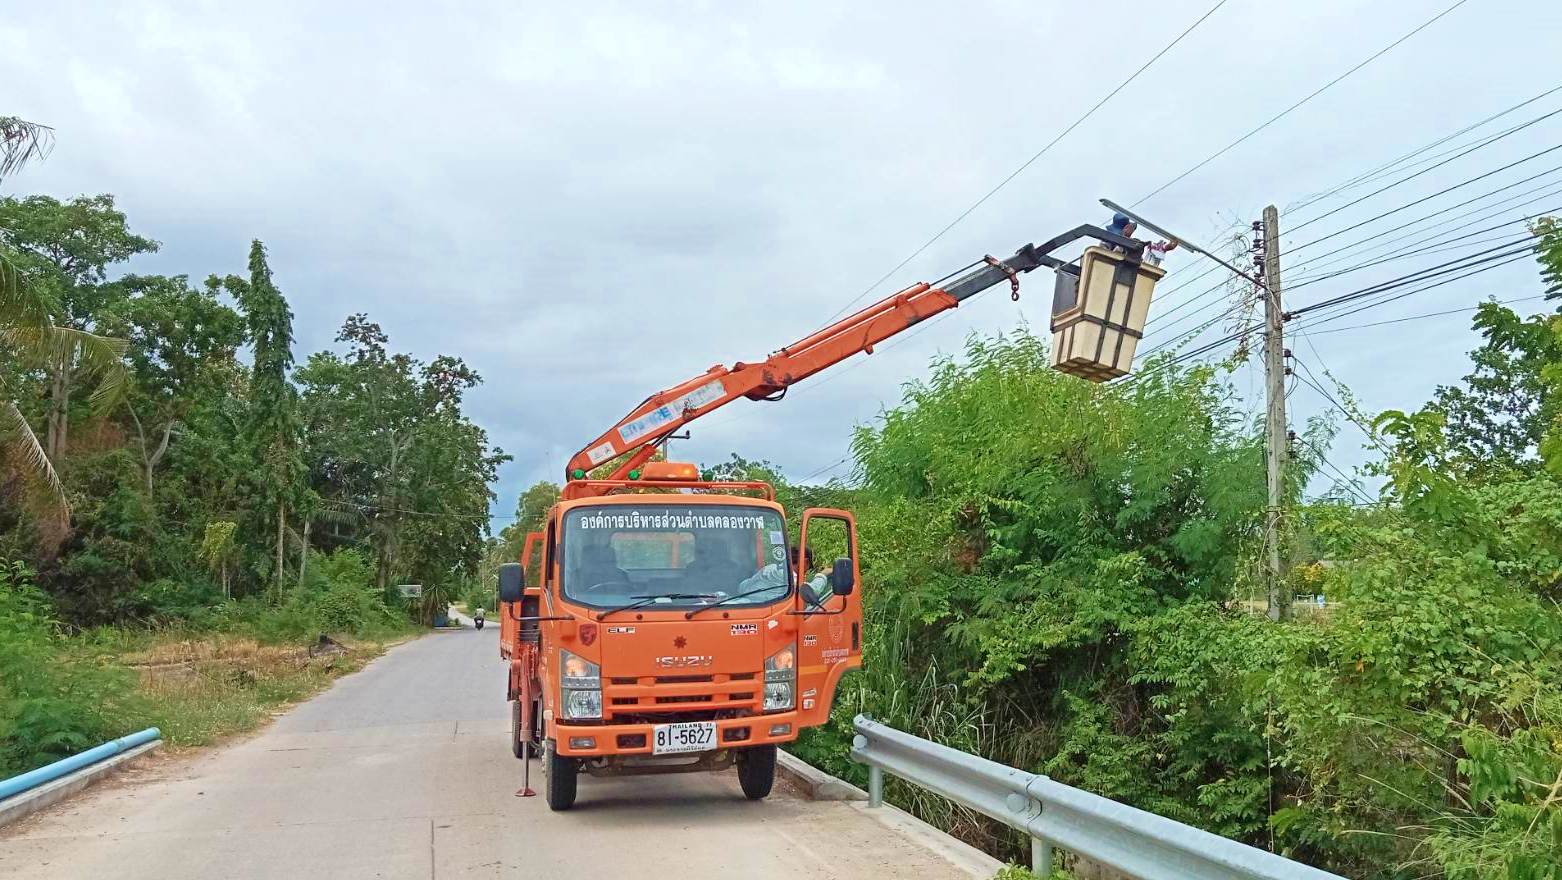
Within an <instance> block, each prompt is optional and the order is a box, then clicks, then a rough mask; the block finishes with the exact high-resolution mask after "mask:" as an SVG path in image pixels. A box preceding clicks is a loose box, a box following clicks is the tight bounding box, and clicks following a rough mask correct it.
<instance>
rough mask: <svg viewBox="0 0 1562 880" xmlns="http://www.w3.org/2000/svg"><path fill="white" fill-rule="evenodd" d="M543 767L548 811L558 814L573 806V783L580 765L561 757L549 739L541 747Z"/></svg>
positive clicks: (570, 759)
mask: <svg viewBox="0 0 1562 880" xmlns="http://www.w3.org/2000/svg"><path fill="white" fill-rule="evenodd" d="M543 767H544V772H545V773H546V774H547V776H548V779H547V784H546V785H545V786H544V787H545V788H546V790H547V795H548V809H550V810H552V811H554V812H555V813H558V812H562V811H564V810H567V809H569V808H570V807H573V806H575V781H576V776H577V775H578V773H579V771H580V765H579V764H577V763H575V759H574V758H566V757H563V756H561V755H560V754H559V752H558V749H557V748H556V747H555V746H554V744H553V740H551V739H550V740H548V742H547V745H545V746H543Z"/></svg>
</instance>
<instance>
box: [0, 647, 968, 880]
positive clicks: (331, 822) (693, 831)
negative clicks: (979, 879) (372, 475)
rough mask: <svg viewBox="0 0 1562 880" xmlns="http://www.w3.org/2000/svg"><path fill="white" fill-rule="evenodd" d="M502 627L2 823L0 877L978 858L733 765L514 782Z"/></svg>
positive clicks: (770, 872)
mask: <svg viewBox="0 0 1562 880" xmlns="http://www.w3.org/2000/svg"><path fill="white" fill-rule="evenodd" d="M497 640H498V633H497V627H492V628H488V629H484V630H483V631H481V632H477V631H474V630H470V629H468V630H464V631H457V632H441V633H434V634H431V635H428V636H425V637H424V638H421V639H418V640H416V641H414V642H410V643H408V644H406V645H402V646H400V647H398V648H395V649H394V650H392V651H390V652H389V653H388V654H386V656H384V657H382V658H380V659H379V660H378V661H376V662H374V663H373V664H371V665H370V666H369V667H368V668H367V669H365V670H363V671H362V672H359V673H358V674H356V675H352V676H349V677H347V678H344V679H342V680H341V681H339V682H337V683H336V685H335V686H334V687H332V688H331V689H330V690H329V691H327V692H326V693H324V694H322V695H321V696H319V697H317V698H315V699H314V700H311V701H310V702H308V703H305V704H303V705H301V706H299V707H297V708H296V709H294V710H293V711H292V712H290V713H288V714H287V715H285V716H283V717H282V718H280V719H278V720H277V721H276V722H275V723H274V724H272V725H271V726H270V727H268V728H267V729H266V730H264V731H263V732H261V733H260V734H259V735H257V736H254V737H251V738H249V739H246V740H244V741H242V742H239V743H236V744H234V745H231V746H228V747H225V748H220V749H213V750H211V751H208V752H204V753H200V754H198V755H195V756H192V757H182V758H174V759H163V760H155V761H152V762H151V763H150V765H149V766H145V767H143V768H142V769H139V770H132V771H129V772H128V773H127V774H126V776H125V777H124V778H122V779H119V780H116V781H113V782H108V783H104V784H101V785H99V786H97V787H95V788H93V789H90V790H88V791H87V792H85V793H84V794H82V795H79V796H77V797H76V798H74V799H72V800H70V801H68V802H66V803H64V804H61V805H59V806H57V807H54V808H53V809H51V810H48V811H46V812H44V813H41V814H39V815H38V816H35V817H33V818H31V819H27V820H24V821H22V822H20V823H18V824H16V825H13V826H10V827H9V828H6V829H3V830H0V877H5V878H11V877H16V878H21V877H26V878H29V880H55V878H59V880H65V878H82V877H112V878H148V880H152V878H156V880H182V878H191V880H196V878H199V880H207V878H223V880H239V878H286V880H305V878H316V877H318V878H330V880H346V878H360V877H362V878H369V877H387V878H441V880H443V878H458V877H459V878H472V877H539V876H542V877H548V876H554V877H562V876H569V877H583V878H594V877H604V878H616V880H634V878H640V877H651V878H658V880H686V878H687V880H702V878H715V877H723V878H725V877H739V878H743V880H769V878H778V880H779V878H786V880H805V878H825V877H830V878H870V877H871V878H883V877H918V878H928V880H940V878H962V880H963V878H966V877H970V876H982V872H983V871H984V869H988V868H990V866H991V863H990V862H989V863H986V864H983V862H982V860H980V859H973V858H971V851H970V850H968V849H963V848H961V847H958V846H955V847H949V846H947V845H945V844H944V843H942V842H941V841H940V840H939V839H938V838H937V836H936V835H929V834H927V833H926V832H925V831H919V830H918V829H917V828H916V827H915V823H911V822H908V821H907V820H906V819H905V818H904V817H903V816H900V815H898V814H896V813H895V812H893V811H891V810H887V809H886V810H874V811H871V812H870V811H867V810H866V809H865V808H864V807H863V806H862V805H861V804H848V803H840V802H811V801H806V800H802V799H800V798H799V797H797V796H795V795H793V794H789V793H788V792H786V791H784V790H783V789H784V788H785V786H783V785H782V784H780V783H778V784H777V791H776V793H775V794H773V795H772V796H771V797H770V798H769V799H768V800H765V801H760V802H751V801H748V800H745V799H744V798H743V795H742V793H741V792H740V791H739V789H738V783H737V777H736V775H735V774H734V773H732V772H730V771H729V772H727V773H722V774H686V775H675V776H660V777H639V778H625V779H592V778H590V777H587V776H582V777H581V781H580V800H579V802H578V804H577V806H576V808H575V809H574V810H573V811H571V812H567V813H553V812H550V811H549V810H548V808H547V805H546V804H545V803H544V802H543V799H542V798H541V797H534V798H524V799H523V798H518V797H516V796H515V791H516V789H517V788H519V787H520V770H521V762H520V761H518V760H516V759H515V758H514V757H512V756H511V754H510V751H509V748H510V746H509V739H508V736H509V731H508V716H507V712H508V704H507V703H505V701H504V668H503V665H502V662H501V661H500V660H499V657H498V641H497ZM532 771H533V773H532V783H533V787H534V788H537V789H539V790H540V789H541V787H542V779H541V775H540V773H539V772H538V770H537V764H536V762H533V765H532Z"/></svg>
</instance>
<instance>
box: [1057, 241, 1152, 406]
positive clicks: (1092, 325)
mask: <svg viewBox="0 0 1562 880" xmlns="http://www.w3.org/2000/svg"><path fill="white" fill-rule="evenodd" d="M1137 256H1138V255H1137V254H1135V255H1133V256H1130V255H1129V254H1126V253H1123V252H1122V251H1117V250H1108V249H1107V248H1101V247H1092V248H1086V249H1085V253H1084V254H1083V255H1081V256H1080V258H1079V270H1078V273H1079V274H1077V275H1076V274H1074V272H1073V271H1071V270H1072V269H1073V267H1072V266H1066V267H1063V268H1062V269H1059V270H1058V271H1057V273H1056V278H1057V281H1056V287H1055V288H1054V290H1053V295H1052V366H1053V368H1054V369H1057V370H1059V371H1061V372H1064V373H1071V374H1073V375H1075V376H1081V377H1083V378H1086V379H1089V380H1090V381H1092V382H1105V381H1107V380H1109V379H1116V378H1117V377H1118V376H1126V375H1127V374H1128V371H1129V369H1130V368H1131V367H1132V366H1133V362H1134V350H1135V349H1136V348H1137V347H1138V345H1139V340H1140V339H1141V338H1142V337H1143V336H1144V321H1145V317H1146V316H1147V315H1148V314H1149V312H1150V293H1151V291H1153V290H1154V289H1155V282H1157V281H1159V280H1160V279H1161V278H1162V277H1164V276H1165V275H1166V270H1165V269H1162V268H1160V267H1159V266H1152V265H1149V264H1148V263H1142V262H1140V261H1139V260H1138V259H1137Z"/></svg>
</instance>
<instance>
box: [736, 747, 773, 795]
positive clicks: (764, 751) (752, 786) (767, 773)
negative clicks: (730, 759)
mask: <svg viewBox="0 0 1562 880" xmlns="http://www.w3.org/2000/svg"><path fill="white" fill-rule="evenodd" d="M738 784H739V785H741V786H743V796H744V797H747V798H748V799H749V800H751V801H757V800H760V799H762V798H764V797H766V796H767V795H769V794H770V789H771V788H772V787H773V786H774V785H775V784H776V747H775V746H750V747H749V748H746V749H744V750H742V751H740V752H738Z"/></svg>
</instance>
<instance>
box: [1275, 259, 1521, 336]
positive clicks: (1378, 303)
mask: <svg viewBox="0 0 1562 880" xmlns="http://www.w3.org/2000/svg"><path fill="white" fill-rule="evenodd" d="M1528 250H1529V249H1527V248H1526V249H1525V250H1524V251H1521V252H1519V253H1517V254H1511V255H1499V257H1500V258H1489V259H1488V260H1486V261H1483V262H1484V263H1485V264H1484V265H1482V266H1481V267H1480V268H1479V269H1473V270H1471V271H1468V272H1461V273H1459V274H1456V275H1454V276H1452V277H1450V278H1444V279H1443V280H1441V281H1436V282H1433V283H1431V284H1427V285H1425V286H1423V287H1415V288H1412V289H1410V290H1406V291H1402V292H1399V293H1393V294H1392V295H1385V296H1382V297H1381V298H1379V299H1377V300H1375V301H1373V302H1369V303H1366V304H1365V305H1361V306H1358V307H1356V308H1354V309H1350V310H1349V311H1344V312H1339V313H1336V314H1332V315H1329V316H1328V317H1325V318H1320V319H1317V320H1316V322H1315V323H1316V324H1328V323H1330V322H1333V321H1338V320H1340V319H1341V318H1345V317H1349V316H1350V315H1355V314H1359V313H1361V312H1365V311H1368V310H1370V309H1375V308H1380V307H1382V306H1385V305H1387V304H1389V303H1391V302H1394V301H1396V300H1401V299H1404V298H1405V297H1407V296H1414V295H1415V294H1418V293H1425V292H1426V291H1428V290H1434V289H1436V288H1439V287H1442V286H1444V285H1446V284H1452V283H1454V282H1455V281H1460V280H1462V279H1465V278H1469V277H1471V276H1472V275H1479V274H1481V273H1483V272H1490V271H1492V270H1493V269H1501V268H1502V267H1503V266H1508V265H1511V264H1513V263H1517V262H1520V261H1521V260H1524V259H1527V258H1528V257H1529V256H1530V254H1529V253H1528ZM1293 314H1295V313H1293Z"/></svg>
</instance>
